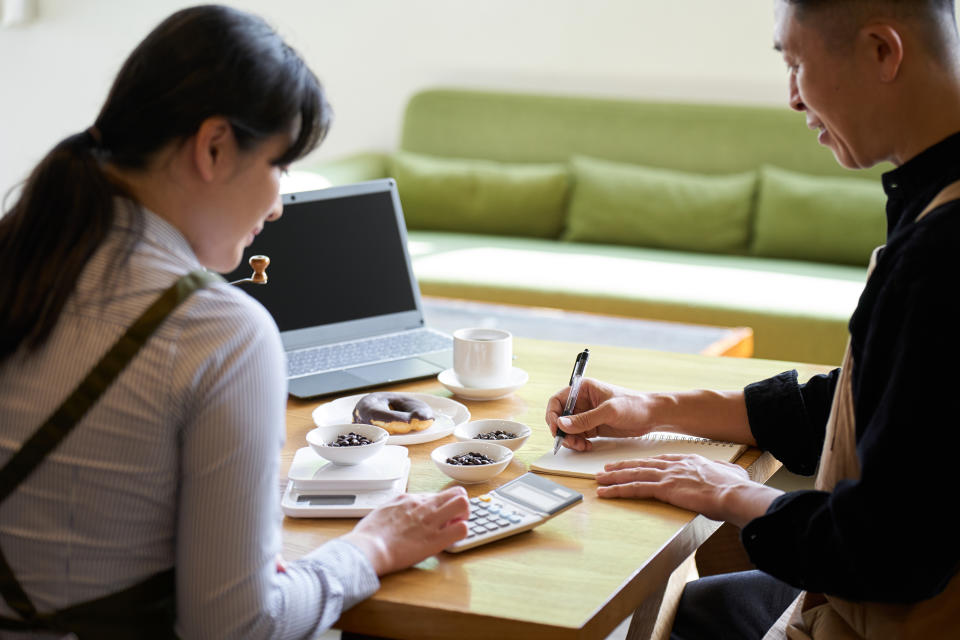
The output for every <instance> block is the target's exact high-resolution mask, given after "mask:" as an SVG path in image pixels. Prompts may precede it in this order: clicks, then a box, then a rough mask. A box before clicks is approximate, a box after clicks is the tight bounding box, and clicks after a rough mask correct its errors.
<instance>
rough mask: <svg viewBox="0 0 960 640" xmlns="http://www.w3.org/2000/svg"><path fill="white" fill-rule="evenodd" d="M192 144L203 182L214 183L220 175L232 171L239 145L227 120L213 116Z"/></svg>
mask: <svg viewBox="0 0 960 640" xmlns="http://www.w3.org/2000/svg"><path fill="white" fill-rule="evenodd" d="M191 142H192V145H193V148H192V156H193V162H194V166H195V169H196V171H197V175H198V176H199V177H200V179H201V180H203V181H204V182H213V181H214V180H215V179H216V178H217V176H218V175H224V174H225V172H226V173H229V171H231V167H232V162H233V159H234V157H235V156H236V150H237V143H236V139H235V138H234V137H233V127H231V126H230V123H229V122H228V121H227V119H226V118H223V117H221V116H213V117H210V118H207V119H206V120H204V121H203V122H202V123H200V127H199V128H198V129H197V133H196V134H194V136H193V138H192V139H191Z"/></svg>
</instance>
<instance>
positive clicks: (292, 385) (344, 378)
mask: <svg viewBox="0 0 960 640" xmlns="http://www.w3.org/2000/svg"><path fill="white" fill-rule="evenodd" d="M367 384H369V383H368V382H367V380H366V379H365V378H359V377H357V376H355V375H351V374H350V373H347V372H346V371H330V372H328V373H318V374H317V375H315V376H304V377H302V378H294V379H293V380H290V381H289V382H288V383H287V390H288V391H289V392H290V395H292V396H294V397H297V398H309V397H311V396H320V395H324V394H327V393H336V392H337V391H343V390H344V389H356V388H359V387H364V386H366V385H367Z"/></svg>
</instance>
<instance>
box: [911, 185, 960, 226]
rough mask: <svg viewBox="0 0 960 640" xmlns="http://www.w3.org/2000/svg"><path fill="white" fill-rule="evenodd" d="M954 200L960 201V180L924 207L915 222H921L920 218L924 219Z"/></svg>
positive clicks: (947, 187) (948, 186)
mask: <svg viewBox="0 0 960 640" xmlns="http://www.w3.org/2000/svg"><path fill="white" fill-rule="evenodd" d="M953 200H960V180H957V181H956V182H951V183H950V184H948V185H947V186H946V187H944V189H943V191H941V192H940V193H938V194H937V195H936V196H934V198H933V200H931V201H930V203H929V204H928V205H927V206H926V207H924V209H923V211H921V212H920V215H918V216H917V219H916V220H914V222H919V221H920V218H922V217H924V216H925V215H927V214H928V213H930V212H931V211H933V210H934V209H936V208H937V207H939V206H940V205H943V204H946V203H948V202H952V201H953Z"/></svg>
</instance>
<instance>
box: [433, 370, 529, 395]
mask: <svg viewBox="0 0 960 640" xmlns="http://www.w3.org/2000/svg"><path fill="white" fill-rule="evenodd" d="M529 379H530V376H529V375H527V372H526V371H524V370H523V369H521V368H519V367H513V368H512V369H510V378H509V379H508V380H507V381H506V382H505V383H504V384H502V385H500V386H497V387H491V388H489V389H474V388H471V387H465V386H463V385H462V384H461V383H460V380H459V379H458V378H457V374H456V373H454V372H453V369H445V370H444V371H441V372H440V375H438V376H437V380H439V381H440V384H442V385H443V386H445V387H446V388H447V389H448V390H449V391H451V392H453V393H454V394H456V395H458V396H460V397H461V398H466V399H467V400H499V399H500V398H505V397H507V396H508V395H510V394H511V393H513V392H514V391H516V390H517V389H519V388H520V387H522V386H523V385H525V384H527V380H529Z"/></svg>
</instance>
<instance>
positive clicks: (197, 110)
mask: <svg viewBox="0 0 960 640" xmlns="http://www.w3.org/2000/svg"><path fill="white" fill-rule="evenodd" d="M214 116H219V117H223V118H226V119H227V120H228V121H229V122H230V124H231V126H232V128H233V132H234V136H235V138H236V140H237V144H238V145H239V147H240V148H241V149H242V150H249V149H252V148H254V147H255V146H256V145H257V144H259V143H260V142H262V141H263V140H265V139H267V138H269V137H270V136H273V135H276V134H278V133H281V132H284V131H289V130H290V128H291V126H292V125H293V124H294V123H298V122H299V123H300V129H299V134H298V135H297V138H296V140H294V141H293V143H292V144H291V146H290V147H289V148H288V149H287V150H286V151H285V152H284V153H283V154H282V155H281V156H280V157H278V158H276V159H274V161H273V162H274V163H275V164H277V165H287V164H290V163H291V162H293V161H294V160H297V159H298V158H301V157H303V156H304V155H306V154H307V153H309V152H310V151H311V150H312V149H313V148H314V147H315V146H316V145H317V144H319V142H320V141H321V140H322V139H323V137H324V135H325V134H326V131H327V128H328V126H329V121H330V108H329V105H327V103H326V100H325V99H324V95H323V90H322V88H321V86H320V83H319V82H318V81H317V78H316V77H315V76H314V75H313V73H312V72H311V71H310V69H308V68H307V66H306V65H305V64H304V62H303V60H302V59H301V58H300V56H299V55H297V54H296V52H295V51H293V49H291V48H290V47H289V46H288V45H286V44H285V43H284V42H283V40H282V39H281V38H280V37H279V36H278V35H277V34H276V32H274V31H273V29H271V28H270V26H269V25H267V24H266V23H265V22H264V21H263V20H261V19H260V18H257V17H255V16H252V15H250V14H247V13H244V12H242V11H239V10H236V9H232V8H229V7H223V6H217V5H206V6H199V7H192V8H189V9H184V10H182V11H178V12H177V13H174V14H173V15H172V16H170V17H169V18H167V19H166V20H164V21H163V22H162V23H161V24H160V25H159V26H157V28H155V29H154V30H153V31H152V32H151V33H150V34H149V35H148V36H147V37H146V38H145V39H144V40H143V41H142V42H141V43H140V44H139V45H138V46H137V48H136V49H135V50H134V51H133V52H132V53H131V54H130V57H129V58H127V60H126V62H125V63H124V64H123V67H122V68H121V69H120V72H119V73H118V74H117V78H116V80H115V81H114V83H113V86H112V87H111V89H110V93H109V95H108V96H107V100H106V102H105V103H104V105H103V108H102V109H101V111H100V114H99V116H98V117H97V119H96V124H95V126H93V127H91V128H90V129H87V130H86V131H84V132H82V133H78V134H76V135H73V136H70V137H69V138H66V139H65V140H63V141H62V142H60V143H59V144H58V145H57V146H56V147H54V149H53V150H52V151H51V152H50V153H49V154H47V156H46V157H45V158H44V159H43V160H42V161H41V162H40V164H38V165H37V166H36V168H34V170H33V172H32V173H31V174H30V176H29V177H28V178H27V181H26V183H25V184H24V186H23V189H22V191H21V193H20V197H19V198H18V200H17V202H16V203H15V204H14V205H13V208H12V209H11V210H10V211H9V212H8V213H7V214H6V215H4V216H3V217H0V362H3V361H4V360H6V359H7V358H8V357H10V356H11V355H12V354H13V353H14V352H16V351H17V350H18V349H19V348H20V347H21V346H25V347H27V348H28V349H35V348H37V347H39V346H40V345H42V344H43V342H44V341H45V340H46V339H47V338H48V337H49V335H50V333H51V331H52V330H53V327H54V326H55V325H56V323H57V320H58V319H59V317H60V313H61V312H62V310H63V308H64V305H65V304H66V301H67V298H68V297H69V295H70V293H71V292H72V291H73V289H74V287H75V286H76V282H77V278H78V277H79V276H80V273H81V271H82V270H83V268H84V266H85V265H86V264H87V262H88V260H89V259H90V257H91V256H92V255H93V253H94V252H95V251H96V249H97V247H99V246H100V244H101V243H102V242H103V240H104V238H105V237H106V236H107V234H108V233H109V232H110V230H111V227H112V225H113V219H114V206H115V196H117V195H122V196H127V197H129V195H128V194H125V193H122V192H121V190H120V188H119V187H118V186H117V185H115V184H113V183H112V182H111V181H110V180H109V179H108V177H107V174H106V173H104V171H103V168H102V164H103V163H109V164H110V165H112V166H114V167H117V168H122V169H128V170H142V169H146V168H147V167H148V165H149V161H150V159H151V157H152V156H153V154H155V153H156V152H157V151H159V150H161V149H162V148H164V147H165V146H166V145H168V144H170V143H171V142H175V141H183V140H187V139H188V138H189V137H190V136H192V135H193V134H194V133H196V131H197V129H198V128H199V127H200V125H201V124H202V123H203V121H204V120H206V119H207V118H210V117H214ZM136 239H137V238H136V237H132V238H130V239H129V242H130V243H131V244H130V245H129V246H132V243H133V242H135V241H136Z"/></svg>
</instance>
